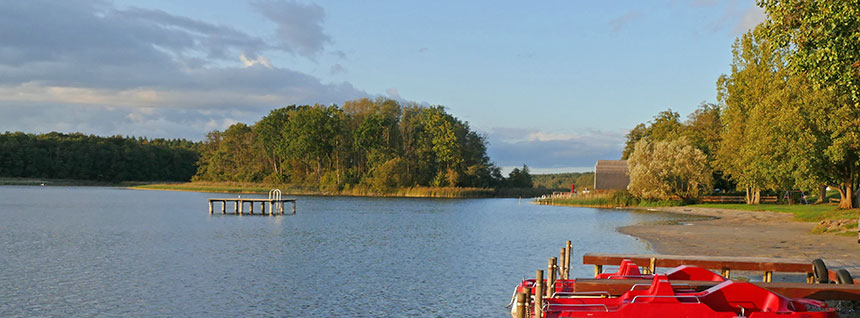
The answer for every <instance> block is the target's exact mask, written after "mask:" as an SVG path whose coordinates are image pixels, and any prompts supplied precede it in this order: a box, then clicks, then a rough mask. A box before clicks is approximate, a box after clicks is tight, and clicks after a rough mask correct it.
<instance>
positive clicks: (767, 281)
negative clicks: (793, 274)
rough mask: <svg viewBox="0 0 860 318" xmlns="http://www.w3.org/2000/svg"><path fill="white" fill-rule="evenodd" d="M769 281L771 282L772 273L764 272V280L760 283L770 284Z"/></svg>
mask: <svg viewBox="0 0 860 318" xmlns="http://www.w3.org/2000/svg"><path fill="white" fill-rule="evenodd" d="M771 280H773V272H772V271H766V272H764V279H762V280H761V281H762V282H765V283H770V282H771Z"/></svg>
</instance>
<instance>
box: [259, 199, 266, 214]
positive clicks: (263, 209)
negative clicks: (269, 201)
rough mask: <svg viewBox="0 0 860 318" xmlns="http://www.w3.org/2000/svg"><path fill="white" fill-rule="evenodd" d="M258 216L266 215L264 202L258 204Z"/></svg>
mask: <svg viewBox="0 0 860 318" xmlns="http://www.w3.org/2000/svg"><path fill="white" fill-rule="evenodd" d="M260 214H266V201H263V202H260Z"/></svg>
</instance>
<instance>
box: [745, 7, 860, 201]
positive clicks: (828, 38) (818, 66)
mask: <svg viewBox="0 0 860 318" xmlns="http://www.w3.org/2000/svg"><path fill="white" fill-rule="evenodd" d="M758 4H759V6H761V7H763V8H764V9H765V11H766V13H767V16H768V22H767V26H768V29H769V31H770V34H769V35H770V38H771V39H773V41H775V42H776V43H777V44H779V45H780V46H782V47H785V48H787V49H788V50H789V51H790V54H789V56H788V62H789V65H790V67H791V70H792V71H794V72H795V73H796V74H804V75H806V76H808V77H809V78H810V79H811V81H812V83H813V84H814V85H815V87H816V88H819V89H824V90H827V91H829V92H830V93H832V94H833V96H834V97H833V98H834V99H833V100H834V102H833V103H832V104H830V105H825V106H824V107H826V110H825V111H822V112H820V115H821V116H823V117H822V118H821V119H820V123H821V124H822V125H821V127H822V128H823V129H822V131H821V133H822V136H826V149H825V151H824V153H823V155H824V156H825V159H826V160H824V161H823V163H824V164H825V165H827V166H826V167H821V168H820V169H816V171H818V172H821V173H822V178H823V179H825V181H826V182H828V183H830V186H831V187H832V188H835V189H837V190H838V191H839V193H840V196H841V203H840V207H841V208H852V207H854V202H852V201H853V199H854V196H855V194H854V193H855V191H856V188H857V185H858V170H860V169H858V168H860V167H858V159H860V0H819V1H802V0H759V1H758Z"/></svg>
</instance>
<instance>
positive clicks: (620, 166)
mask: <svg viewBox="0 0 860 318" xmlns="http://www.w3.org/2000/svg"><path fill="white" fill-rule="evenodd" d="M628 184H630V176H629V175H628V174H627V160H597V164H596V165H594V189H595V190H626V189H627V185H628Z"/></svg>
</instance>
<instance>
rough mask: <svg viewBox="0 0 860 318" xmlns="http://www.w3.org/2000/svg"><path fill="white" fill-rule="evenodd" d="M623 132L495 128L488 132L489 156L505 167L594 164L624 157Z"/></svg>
mask: <svg viewBox="0 0 860 318" xmlns="http://www.w3.org/2000/svg"><path fill="white" fill-rule="evenodd" d="M624 134H625V132H621V131H619V132H607V131H597V130H587V131H585V132H578V133H568V132H546V131H541V130H528V129H519V128H494V129H492V130H491V131H490V132H489V133H488V137H489V141H490V146H489V147H488V148H489V149H488V152H489V155H490V158H492V159H493V161H495V163H496V164H497V165H499V166H503V167H511V166H521V165H523V164H526V165H528V166H529V167H532V168H545V169H552V168H581V167H593V166H594V164H595V163H596V161H597V160H602V159H612V160H615V159H618V158H620V157H621V150H622V149H623V148H624V140H625V137H624Z"/></svg>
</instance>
